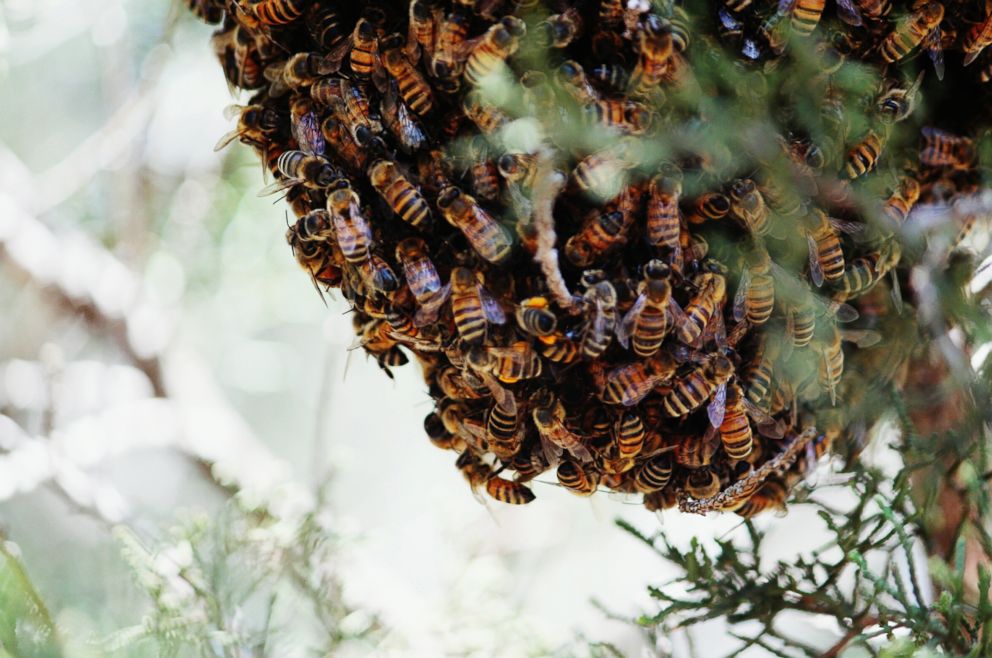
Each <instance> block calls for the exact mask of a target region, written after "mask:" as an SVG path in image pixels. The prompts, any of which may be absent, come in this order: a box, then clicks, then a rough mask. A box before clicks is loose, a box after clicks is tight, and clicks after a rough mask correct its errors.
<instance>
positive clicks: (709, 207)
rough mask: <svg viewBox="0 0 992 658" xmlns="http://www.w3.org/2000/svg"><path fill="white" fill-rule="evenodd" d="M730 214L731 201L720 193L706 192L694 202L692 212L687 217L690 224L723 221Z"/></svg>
mask: <svg viewBox="0 0 992 658" xmlns="http://www.w3.org/2000/svg"><path fill="white" fill-rule="evenodd" d="M729 212H730V199H728V198H727V196H726V195H724V194H721V193H719V192H706V193H704V194H701V195H700V196H698V197H696V200H695V201H693V202H692V210H690V211H689V213H688V214H687V215H686V216H685V219H686V221H687V222H689V223H690V224H703V223H705V222H707V221H712V220H717V219H723V218H724V217H726V216H727V214H728V213H729Z"/></svg>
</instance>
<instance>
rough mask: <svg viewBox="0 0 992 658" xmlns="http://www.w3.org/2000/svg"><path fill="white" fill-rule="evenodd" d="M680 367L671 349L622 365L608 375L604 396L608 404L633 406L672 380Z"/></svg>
mask: <svg viewBox="0 0 992 658" xmlns="http://www.w3.org/2000/svg"><path fill="white" fill-rule="evenodd" d="M676 367H677V364H676V363H675V360H674V359H673V358H672V356H671V355H670V354H668V353H667V352H662V353H661V354H658V355H656V356H653V357H650V358H647V359H644V360H643V361H636V362H634V363H630V364H627V365H623V366H618V367H616V368H614V369H613V370H611V371H609V372H608V373H607V374H606V377H605V378H604V387H603V392H602V395H601V396H600V397H601V399H602V401H603V402H605V403H606V404H619V405H623V406H625V407H632V406H634V405H636V404H637V403H639V402H640V401H641V400H643V399H644V398H645V397H646V396H647V394H648V393H650V392H651V391H652V390H654V388H655V387H656V386H658V385H659V384H662V383H664V382H667V381H669V380H670V379H671V378H672V376H673V375H674V374H675V370H676Z"/></svg>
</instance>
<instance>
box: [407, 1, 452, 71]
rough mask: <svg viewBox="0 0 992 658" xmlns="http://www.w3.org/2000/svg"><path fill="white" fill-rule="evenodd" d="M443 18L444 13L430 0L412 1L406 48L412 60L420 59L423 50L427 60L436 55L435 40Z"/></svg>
mask: <svg viewBox="0 0 992 658" xmlns="http://www.w3.org/2000/svg"><path fill="white" fill-rule="evenodd" d="M442 18H443V13H442V12H441V10H440V9H438V8H437V7H435V6H434V3H433V2H430V1H429V0H412V1H411V2H410V11H409V20H408V21H407V23H408V31H407V37H406V46H405V49H406V54H407V57H409V58H410V61H411V62H414V63H416V62H417V61H418V60H419V59H420V55H421V52H423V56H424V61H427V62H429V61H430V60H431V58H432V57H433V56H434V41H435V37H436V36H437V28H438V25H439V24H440V22H441V20H442Z"/></svg>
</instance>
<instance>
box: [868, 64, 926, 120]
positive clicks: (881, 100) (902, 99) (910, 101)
mask: <svg viewBox="0 0 992 658" xmlns="http://www.w3.org/2000/svg"><path fill="white" fill-rule="evenodd" d="M922 83H923V72H922V71H921V72H920V74H919V75H918V76H916V81H915V82H914V83H913V84H912V85H910V87H909V88H908V89H905V88H904V87H903V86H902V84H901V83H897V82H896V83H893V82H889V83H886V84H885V85H884V87H883V88H882V93H881V94H880V95H879V97H878V99H877V100H876V101H875V111H876V112H877V113H878V116H879V117H880V118H881V120H882V121H883V122H884V123H889V124H892V123H897V122H899V121H902V120H904V119H906V118H907V117H909V115H911V114H912V113H913V109H914V108H915V106H916V95H917V93H919V91H920V85H921V84H922Z"/></svg>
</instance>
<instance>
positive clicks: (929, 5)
mask: <svg viewBox="0 0 992 658" xmlns="http://www.w3.org/2000/svg"><path fill="white" fill-rule="evenodd" d="M942 20H944V5H942V4H941V3H939V2H925V3H923V4H922V5H921V6H920V7H919V8H917V9H915V10H914V12H913V13H912V14H910V15H909V16H906V17H905V18H903V19H900V20H899V22H898V23H897V24H896V27H895V28H894V29H893V30H892V31H891V32H890V33H889V34H888V35H887V36H886V37H885V39H884V40H883V41H882V43H881V44H880V45H879V47H878V52H879V54H880V55H881V57H882V60H883V61H884V62H886V63H887V64H891V63H893V62H898V61H899V60H901V59H903V58H904V57H906V55H908V54H909V53H910V51H911V50H913V49H914V48H916V46H918V45H920V43H921V42H922V41H923V40H924V39H926V38H927V37H928V36H929V35H931V34H932V33H933V32H934V31H935V30H937V29H938V28H939V26H940V22H941V21H942Z"/></svg>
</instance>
